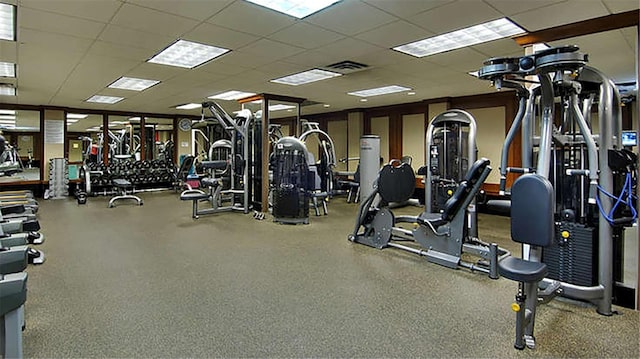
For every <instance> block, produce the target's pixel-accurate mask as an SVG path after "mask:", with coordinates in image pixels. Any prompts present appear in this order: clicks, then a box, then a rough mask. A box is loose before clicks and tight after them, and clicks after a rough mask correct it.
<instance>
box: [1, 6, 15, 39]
mask: <svg viewBox="0 0 640 359" xmlns="http://www.w3.org/2000/svg"><path fill="white" fill-rule="evenodd" d="M15 20H16V7H15V5H9V4H1V3H0V40H9V41H16V21H15Z"/></svg>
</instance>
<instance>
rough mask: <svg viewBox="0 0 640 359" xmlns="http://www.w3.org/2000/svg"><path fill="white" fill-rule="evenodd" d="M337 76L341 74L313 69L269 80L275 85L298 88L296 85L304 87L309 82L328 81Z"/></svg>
mask: <svg viewBox="0 0 640 359" xmlns="http://www.w3.org/2000/svg"><path fill="white" fill-rule="evenodd" d="M338 76H342V74H339V73H337V72H331V71H326V70H320V69H313V70H309V71H304V72H299V73H297V74H293V75H289V76H285V77H280V78H278V79H274V80H271V81H270V82H274V83H277V84H284V85H291V86H298V85H304V84H308V83H311V82H316V81H320V80H326V79H330V78H332V77H338Z"/></svg>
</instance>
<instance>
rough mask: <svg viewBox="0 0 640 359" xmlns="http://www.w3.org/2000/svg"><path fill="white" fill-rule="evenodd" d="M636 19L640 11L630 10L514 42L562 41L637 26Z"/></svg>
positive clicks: (549, 30)
mask: <svg viewBox="0 0 640 359" xmlns="http://www.w3.org/2000/svg"><path fill="white" fill-rule="evenodd" d="M638 18H640V10H631V11H627V12H622V13H618V14H613V15H607V16H601V17H597V18H594V19H589V20H584V21H578V22H574V23H571V24H566V25H561V26H556V27H551V28H548V29H544V30H540V31H534V32H530V33H528V34H526V35H522V36H517V37H515V38H514V40H515V41H516V43H517V44H518V45H520V46H526V45H532V44H536V43H540V42H549V41H556V40H563V39H568V38H570V37H576V36H583V35H589V34H595V33H598V32H603V31H609V30H616V29H622V28H625V27H631V26H638Z"/></svg>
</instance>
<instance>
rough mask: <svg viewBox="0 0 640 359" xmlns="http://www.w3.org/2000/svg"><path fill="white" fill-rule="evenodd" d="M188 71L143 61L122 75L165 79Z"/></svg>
mask: <svg viewBox="0 0 640 359" xmlns="http://www.w3.org/2000/svg"><path fill="white" fill-rule="evenodd" d="M188 72H189V70H188V69H184V68H181V67H176V66H166V65H160V64H153V63H149V62H143V63H139V64H138V65H137V66H135V67H134V68H132V69H130V70H129V71H127V72H126V73H123V74H122V75H123V76H128V77H136V78H141V79H149V80H158V81H165V80H167V79H170V78H173V77H175V76H183V75H185V74H186V73H188Z"/></svg>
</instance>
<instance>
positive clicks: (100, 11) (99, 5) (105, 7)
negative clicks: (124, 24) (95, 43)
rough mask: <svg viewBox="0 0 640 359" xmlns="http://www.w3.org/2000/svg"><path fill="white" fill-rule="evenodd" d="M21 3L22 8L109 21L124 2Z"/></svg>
mask: <svg viewBox="0 0 640 359" xmlns="http://www.w3.org/2000/svg"><path fill="white" fill-rule="evenodd" d="M20 5H21V6H22V8H31V9H37V10H43V11H48V12H54V13H58V14H62V15H66V16H73V17H79V18H83V19H88V20H95V21H99V22H103V23H107V22H109V19H111V17H112V16H113V15H114V14H115V13H116V11H118V8H120V6H121V5H122V2H120V1H117V0H100V1H87V0H85V1H82V0H20Z"/></svg>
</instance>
